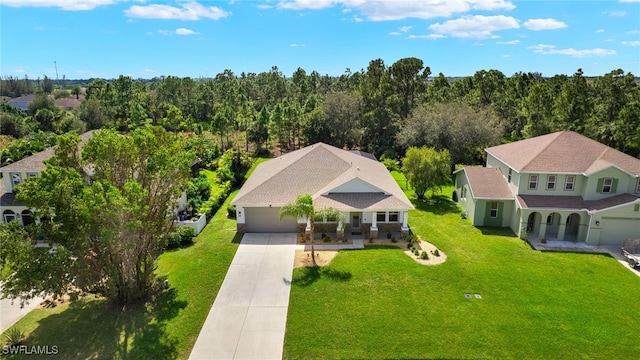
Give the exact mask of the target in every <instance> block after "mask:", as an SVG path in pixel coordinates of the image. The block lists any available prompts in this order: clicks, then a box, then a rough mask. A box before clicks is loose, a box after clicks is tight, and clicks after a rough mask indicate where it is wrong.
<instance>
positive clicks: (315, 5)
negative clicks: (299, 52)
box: [277, 0, 515, 21]
mask: <svg viewBox="0 0 640 360" xmlns="http://www.w3.org/2000/svg"><path fill="white" fill-rule="evenodd" d="M338 5H340V6H342V7H344V8H346V9H348V10H352V9H357V10H359V11H360V12H361V13H362V14H363V15H364V16H365V17H366V18H367V19H368V20H372V21H387V20H401V19H406V18H418V19H431V18H436V17H449V16H451V15H453V14H456V13H465V12H469V11H471V10H481V11H482V10H485V11H495V10H512V9H515V5H513V4H512V3H511V2H509V1H505V0H448V1H441V0H421V1H411V0H396V1H380V0H281V1H280V2H279V3H278V5H277V7H278V8H280V9H288V10H303V9H310V10H318V9H325V8H329V7H334V6H338Z"/></svg>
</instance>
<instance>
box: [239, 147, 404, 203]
mask: <svg viewBox="0 0 640 360" xmlns="http://www.w3.org/2000/svg"><path fill="white" fill-rule="evenodd" d="M349 189H351V190H353V189H357V190H356V191H350V190H349ZM305 193H307V194H311V195H312V197H313V199H314V201H315V202H316V205H317V206H319V207H323V206H333V207H336V208H343V209H345V208H358V209H412V208H413V206H412V205H411V202H410V201H409V199H408V198H407V196H406V195H405V194H404V192H403V191H402V189H400V186H398V184H397V183H396V182H395V180H394V179H393V177H392V176H391V174H390V173H389V171H388V170H387V169H386V168H385V167H384V165H382V164H381V163H380V162H378V161H375V160H373V159H371V158H370V157H369V156H366V155H362V154H359V153H353V152H350V151H346V150H342V149H338V148H336V147H334V146H331V145H327V144H324V143H317V144H314V145H311V146H307V147H304V148H302V149H300V150H297V151H293V152H291V153H288V154H284V155H282V156H280V157H278V158H275V159H272V160H269V161H266V162H264V163H262V164H260V165H258V166H257V167H256V169H255V170H254V172H253V174H252V175H251V176H250V177H249V179H248V180H247V182H246V183H245V184H244V185H243V186H242V188H241V189H240V191H239V192H238V195H237V196H236V197H235V199H234V200H233V203H234V204H243V205H247V204H252V205H256V206H266V205H276V206H278V205H283V204H286V203H289V202H292V201H295V199H296V197H297V196H298V195H301V194H305Z"/></svg>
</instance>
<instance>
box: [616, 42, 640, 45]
mask: <svg viewBox="0 0 640 360" xmlns="http://www.w3.org/2000/svg"><path fill="white" fill-rule="evenodd" d="M620 44H622V45H624V46H640V41H622V42H620Z"/></svg>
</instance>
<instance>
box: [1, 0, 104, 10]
mask: <svg viewBox="0 0 640 360" xmlns="http://www.w3.org/2000/svg"><path fill="white" fill-rule="evenodd" d="M115 3H116V1H115V0H2V5H7V6H12V7H58V8H60V9H62V10H74V11H75V10H93V9H95V8H97V7H98V6H104V5H112V4H115Z"/></svg>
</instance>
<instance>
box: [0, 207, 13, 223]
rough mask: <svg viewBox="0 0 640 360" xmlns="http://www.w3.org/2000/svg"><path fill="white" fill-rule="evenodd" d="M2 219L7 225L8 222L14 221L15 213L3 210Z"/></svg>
mask: <svg viewBox="0 0 640 360" xmlns="http://www.w3.org/2000/svg"><path fill="white" fill-rule="evenodd" d="M2 217H3V218H4V222H6V223H8V222H9V221H13V220H15V219H16V213H14V212H13V211H11V210H5V211H4V212H3V213H2Z"/></svg>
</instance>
